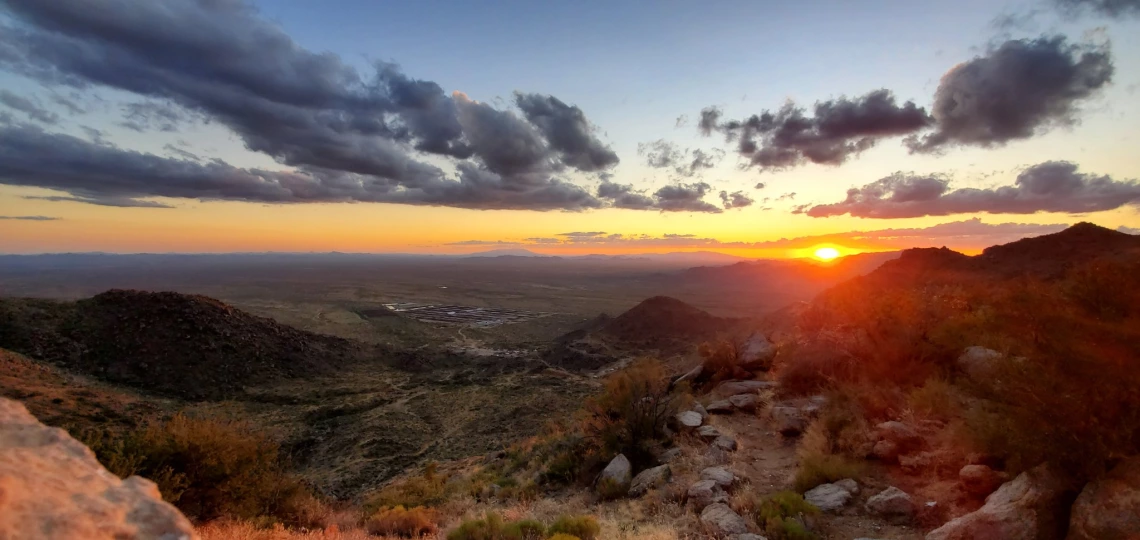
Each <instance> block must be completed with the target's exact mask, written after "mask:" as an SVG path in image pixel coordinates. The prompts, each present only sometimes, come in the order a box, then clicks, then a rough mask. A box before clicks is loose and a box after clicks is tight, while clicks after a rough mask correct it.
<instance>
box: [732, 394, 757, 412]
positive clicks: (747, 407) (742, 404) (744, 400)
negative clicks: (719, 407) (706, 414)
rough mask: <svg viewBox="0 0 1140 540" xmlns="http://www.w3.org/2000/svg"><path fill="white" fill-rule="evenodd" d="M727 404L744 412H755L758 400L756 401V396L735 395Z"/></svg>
mask: <svg viewBox="0 0 1140 540" xmlns="http://www.w3.org/2000/svg"><path fill="white" fill-rule="evenodd" d="M728 402H729V403H731V404H732V406H733V407H736V408H737V409H740V410H742V411H744V412H756V407H757V405H759V403H760V400H758V399H756V394H737V395H735V396H732V397H730V398H728Z"/></svg>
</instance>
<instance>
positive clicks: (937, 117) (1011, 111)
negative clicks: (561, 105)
mask: <svg viewBox="0 0 1140 540" xmlns="http://www.w3.org/2000/svg"><path fill="white" fill-rule="evenodd" d="M1111 1H1112V0H1105V3H1107V2H1111ZM1124 3H1126V4H1131V2H1124ZM1122 9H1123V8H1122ZM1113 72H1114V65H1113V62H1112V58H1111V55H1110V54H1109V50H1108V48H1107V47H1106V46H1094V45H1073V44H1070V43H1068V42H1067V41H1066V40H1065V38H1064V37H1061V36H1054V37H1042V38H1038V39H1032V40H1030V39H1017V40H1008V41H1006V42H1004V43H1002V44H1001V45H998V46H996V47H993V48H991V49H990V50H988V51H987V52H986V53H985V54H984V55H982V56H978V57H976V58H974V59H972V60H970V61H967V62H963V63H961V64H959V65H957V66H954V67H953V68H951V69H950V70H949V71H948V72H947V73H946V74H945V75H943V76H942V79H941V82H940V83H939V85H938V89H937V90H936V91H935V94H934V102H933V106H932V110H931V112H930V113H927V111H926V109H924V108H922V107H919V106H917V105H916V104H915V103H914V102H913V101H907V102H905V103H902V104H899V103H898V101H897V99H896V98H895V96H894V94H893V93H892V92H891V91H890V90H887V89H880V90H875V91H872V92H870V93H867V94H865V95H863V96H858V97H855V98H846V97H841V98H839V99H833V100H828V101H821V102H818V103H816V104H815V106H814V107H813V109H812V111H811V113H810V114H809V113H808V111H807V109H805V108H804V107H801V106H798V105H796V104H795V103H793V102H788V103H787V104H785V105H784V106H783V107H782V108H780V109H779V110H777V111H776V112H772V111H764V112H762V113H760V114H758V115H753V116H751V117H749V118H747V119H744V120H728V121H725V120H724V119H723V118H722V116H723V113H722V111H721V110H720V109H719V108H717V107H708V108H705V109H704V110H702V111H701V114H700V117H699V120H698V122H697V127H698V130H699V131H700V132H701V133H702V134H704V135H706V136H707V135H711V134H714V133H720V134H723V135H724V136H725V137H726V138H727V140H728V141H730V142H735V145H736V151H737V152H738V153H739V154H740V155H741V156H742V157H743V158H745V159H746V160H747V165H748V166H752V167H756V168H758V169H759V170H760V171H762V172H763V171H776V170H782V169H789V168H793V167H798V166H800V165H804V164H807V163H815V164H820V165H840V164H843V163H844V162H846V161H847V160H849V159H851V158H853V157H855V156H857V155H858V154H860V153H861V152H863V151H865V150H867V149H869V148H871V147H873V146H874V145H875V144H876V143H878V142H879V141H881V140H882V139H886V138H892V137H899V136H905V138H904V143H905V145H906V147H907V148H909V149H910V151H911V152H919V153H930V152H939V151H942V150H944V149H945V148H948V147H952V146H979V147H993V146H1000V145H1003V144H1005V143H1007V142H1010V141H1013V140H1017V139H1026V138H1030V137H1033V136H1035V135H1040V134H1042V133H1045V132H1047V131H1049V130H1050V129H1052V128H1054V127H1057V126H1069V125H1073V124H1075V123H1076V122H1077V121H1078V118H1077V116H1078V113H1079V106H1080V104H1081V103H1082V102H1084V101H1086V100H1088V99H1090V98H1092V97H1094V96H1096V95H1097V94H1098V92H1099V91H1100V90H1101V89H1102V88H1103V87H1105V86H1106V85H1107V84H1108V83H1109V82H1110V81H1111V80H1112V76H1113Z"/></svg>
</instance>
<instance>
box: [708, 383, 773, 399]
mask: <svg viewBox="0 0 1140 540" xmlns="http://www.w3.org/2000/svg"><path fill="white" fill-rule="evenodd" d="M774 388H776V383H775V382H772V381H725V382H722V383H720V384H719V385H717V387H716V388H715V389H713V394H715V395H718V396H724V397H728V396H735V395H738V394H755V393H756V392H759V391H760V390H771V389H774Z"/></svg>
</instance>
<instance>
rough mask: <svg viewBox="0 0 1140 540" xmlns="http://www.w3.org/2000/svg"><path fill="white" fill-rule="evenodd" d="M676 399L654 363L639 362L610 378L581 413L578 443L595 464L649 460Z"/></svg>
mask: <svg viewBox="0 0 1140 540" xmlns="http://www.w3.org/2000/svg"><path fill="white" fill-rule="evenodd" d="M676 402H677V395H676V394H675V393H673V392H672V391H671V390H670V389H669V376H668V373H667V372H666V371H665V368H664V367H663V366H662V365H661V363H660V362H659V361H657V360H653V359H642V360H639V361H637V362H635V363H634V364H632V365H631V366H629V367H627V368H626V369H624V370H622V371H620V372H618V373H616V374H614V375H612V376H610V378H609V379H607V380H606V383H605V387H604V389H603V391H602V392H601V393H600V394H599V395H597V396H595V397H593V398H591V399H589V400H588V401H587V402H586V405H585V407H584V410H583V414H582V417H581V418H582V420H581V422H582V423H581V431H582V436H583V442H584V443H588V444H589V445H590V446H591V447H592V448H589V450H593V453H594V457H595V459H596V463H601V461H604V460H608V459H610V458H612V457H613V456H614V455H617V454H619V453H621V454H625V456H626V457H627V458H629V460H630V461H631V462H632V463H633V464H634V466H635V467H637V466H639V465H643V464H646V463H649V462H650V461H651V460H652V445H653V443H654V442H656V441H660V440H663V439H665V438H666V437H667V436H666V434H665V424H666V422H667V421H668V420H669V418H671V417H672V416H673V415H674V414H676V412H677V406H676Z"/></svg>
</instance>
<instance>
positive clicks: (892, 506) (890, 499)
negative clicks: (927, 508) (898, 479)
mask: <svg viewBox="0 0 1140 540" xmlns="http://www.w3.org/2000/svg"><path fill="white" fill-rule="evenodd" d="M866 508H867V511H868V512H870V513H872V514H878V515H880V516H896V517H911V516H913V515H914V513H915V511H916V510H917V507H916V506H915V504H914V499H912V498H911V496H910V495H908V494H907V493H906V492H905V491H903V490H901V489H899V488H897V487H894V486H891V487H889V488H887V489H884V490H883V491H882V492H880V493H879V494H877V495H875V496H874V497H871V498H870V499H867V504H866Z"/></svg>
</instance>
